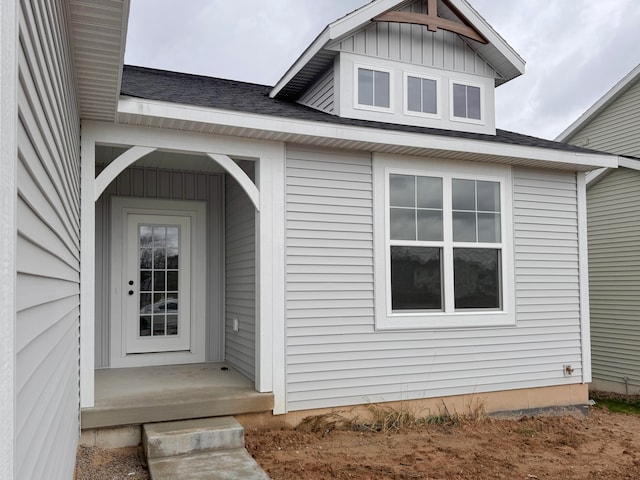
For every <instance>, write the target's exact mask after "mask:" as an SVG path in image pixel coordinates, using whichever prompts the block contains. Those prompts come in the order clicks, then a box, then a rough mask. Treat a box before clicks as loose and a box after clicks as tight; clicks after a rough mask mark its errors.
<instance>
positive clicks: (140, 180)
mask: <svg viewBox="0 0 640 480" xmlns="http://www.w3.org/2000/svg"><path fill="white" fill-rule="evenodd" d="M108 148H109V147H99V148H98V152H97V155H98V156H100V155H101V154H103V153H104V150H108ZM107 155H108V153H107ZM97 170H98V171H99V170H100V167H98V168H97ZM222 182H223V176H222V175H219V174H211V173H198V172H191V171H180V170H166V169H154V168H139V167H132V168H128V169H126V170H125V171H123V172H122V173H121V174H120V175H119V176H118V178H116V180H115V181H114V182H112V183H111V184H110V185H109V186H108V187H107V188H106V190H105V191H104V193H103V194H102V196H101V197H100V198H99V199H98V201H97V202H96V327H95V332H96V342H95V348H96V353H95V366H96V368H108V367H109V366H110V359H109V352H110V348H109V341H110V297H109V291H110V285H111V283H110V282H111V280H110V270H111V198H112V197H114V196H118V197H134V198H148V199H155V198H157V199H164V200H190V201H201V202H206V204H207V229H206V232H207V233H206V235H207V294H206V298H207V306H206V312H207V314H206V318H207V319H208V321H207V326H206V335H207V341H206V359H207V361H221V360H222V351H223V348H224V345H223V334H222V328H221V320H220V319H221V316H222V306H221V302H222V295H221V291H222V290H221V282H222V275H221V273H220V272H221V265H222V251H221V242H222V233H221V226H222V207H221V205H222V194H223V189H222Z"/></svg>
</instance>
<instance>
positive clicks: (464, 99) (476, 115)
mask: <svg viewBox="0 0 640 480" xmlns="http://www.w3.org/2000/svg"><path fill="white" fill-rule="evenodd" d="M481 105H482V102H481V91H480V87H473V86H471V85H462V84H459V83H454V84H453V116H454V117H458V118H469V119H471V120H481V119H482V112H481Z"/></svg>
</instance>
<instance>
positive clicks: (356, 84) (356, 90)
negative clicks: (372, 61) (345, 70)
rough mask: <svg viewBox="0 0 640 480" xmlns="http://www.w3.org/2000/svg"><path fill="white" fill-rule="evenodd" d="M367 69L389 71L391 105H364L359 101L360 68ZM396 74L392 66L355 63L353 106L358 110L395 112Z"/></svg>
mask: <svg viewBox="0 0 640 480" xmlns="http://www.w3.org/2000/svg"><path fill="white" fill-rule="evenodd" d="M361 68H362V69H365V70H373V71H374V72H383V73H388V74H389V107H388V108H387V107H377V106H375V105H363V104H361V103H360V102H358V98H359V95H360V83H359V82H358V79H359V78H358V77H359V74H358V70H360V69H361ZM394 74H395V71H394V70H393V69H392V68H386V67H380V66H377V65H375V66H374V65H367V64H363V63H354V64H353V108H355V109H357V110H369V111H372V112H380V113H393V112H394V107H395V106H394V98H393V93H394V91H395V90H394V88H395V85H394V83H395V82H394ZM374 98H375V91H374Z"/></svg>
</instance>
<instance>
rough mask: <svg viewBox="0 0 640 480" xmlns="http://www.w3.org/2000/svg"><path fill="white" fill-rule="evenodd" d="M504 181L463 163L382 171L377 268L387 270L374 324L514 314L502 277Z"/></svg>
mask: <svg viewBox="0 0 640 480" xmlns="http://www.w3.org/2000/svg"><path fill="white" fill-rule="evenodd" d="M507 183H508V182H507V179H506V178H501V177H493V178H492V177H490V176H488V175H481V174H479V175H477V176H476V175H473V174H469V173H467V172H465V171H464V169H462V170H460V171H459V172H453V173H450V174H449V173H439V174H431V173H429V172H416V173H415V174H413V173H411V172H410V171H400V170H393V169H385V170H384V189H385V204H384V213H385V218H384V221H385V224H386V227H385V230H384V235H385V238H384V245H385V251H384V268H383V269H380V270H378V271H379V272H380V273H381V272H382V270H384V278H385V283H386V285H385V288H384V292H383V293H384V295H385V298H386V300H385V302H384V307H385V308H384V310H385V313H384V315H383V316H384V317H385V319H386V321H382V322H378V323H377V324H378V326H381V327H382V328H394V327H396V328H404V327H406V328H420V327H422V326H424V327H447V326H450V327H458V326H461V325H465V326H466V325H469V326H473V325H479V326H485V325H488V324H494V323H497V324H505V323H509V322H511V321H512V320H513V312H507V310H508V308H506V307H507V304H508V302H507V297H510V296H511V293H509V292H510V290H512V289H513V288H512V286H509V285H510V284H509V283H507V282H511V281H512V280H510V279H508V278H505V277H506V276H509V272H508V270H507V269H506V268H505V262H507V263H510V261H509V257H510V255H511V254H510V251H511V246H510V245H509V244H508V237H507V236H506V235H505V229H506V223H505V220H506V217H505V205H506V201H505V195H506V191H507ZM377 261H378V262H379V261H380V256H377ZM378 281H379V280H378ZM378 305H381V304H378ZM507 313H509V315H506V314H507ZM507 317H508V318H507Z"/></svg>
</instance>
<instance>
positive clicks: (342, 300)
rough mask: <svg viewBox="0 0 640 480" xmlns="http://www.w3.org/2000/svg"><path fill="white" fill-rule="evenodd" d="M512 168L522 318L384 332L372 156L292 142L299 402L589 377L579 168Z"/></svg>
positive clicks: (315, 404) (289, 274) (292, 397)
mask: <svg viewBox="0 0 640 480" xmlns="http://www.w3.org/2000/svg"><path fill="white" fill-rule="evenodd" d="M425 161H428V160H425ZM513 177H514V178H513V183H514V199H513V201H514V209H513V212H514V217H515V225H514V237H515V238H514V255H515V264H516V275H515V277H516V286H515V291H516V297H517V298H516V310H517V326H515V327H505V328H482V329H466V330H463V329H459V330H444V329H443V330H428V331H426V330H425V331H395V332H390V331H384V332H383V331H378V332H376V331H375V329H374V327H375V321H374V299H373V295H374V283H373V280H374V279H373V274H374V255H373V219H374V216H373V201H372V199H373V188H372V162H371V156H370V155H369V154H354V153H344V152H331V151H320V150H315V151H314V150H310V149H302V148H300V149H293V148H289V150H288V153H287V196H286V209H287V211H286V214H287V223H286V295H287V303H286V311H287V328H286V332H287V336H286V349H287V404H288V405H287V406H288V409H289V410H290V411H296V410H304V409H313V408H324V407H333V406H344V405H350V404H351V405H354V404H362V403H369V402H380V401H393V400H409V399H419V398H426V397H438V396H446V395H456V394H474V393H482V392H489V391H500V390H510V389H518V388H532V387H544V386H554V385H565V384H568V383H577V382H579V381H580V379H581V360H582V357H581V353H582V352H581V335H580V305H579V272H578V220H577V200H576V198H577V186H576V177H575V175H573V174H570V173H569V174H567V173H554V172H544V171H536V170H524V169H514V171H513ZM563 364H571V365H572V366H573V367H574V368H575V369H576V373H575V374H574V376H573V378H568V379H567V378H564V377H563V371H562V366H563Z"/></svg>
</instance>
